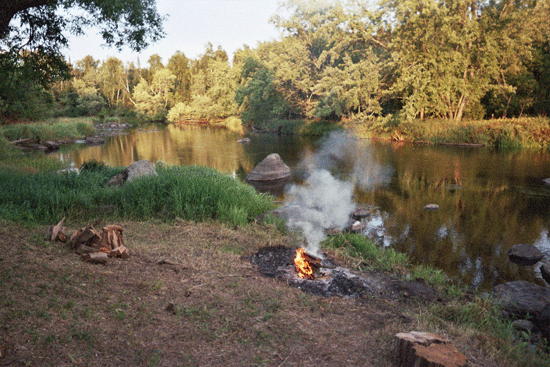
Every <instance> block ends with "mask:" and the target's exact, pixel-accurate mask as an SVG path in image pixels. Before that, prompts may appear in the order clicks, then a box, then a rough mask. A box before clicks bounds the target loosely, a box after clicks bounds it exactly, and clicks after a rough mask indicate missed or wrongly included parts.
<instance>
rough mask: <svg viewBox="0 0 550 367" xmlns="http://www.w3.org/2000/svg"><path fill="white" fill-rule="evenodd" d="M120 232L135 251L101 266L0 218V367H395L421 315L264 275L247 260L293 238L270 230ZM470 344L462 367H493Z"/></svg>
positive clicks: (149, 228) (129, 226) (406, 305)
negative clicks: (313, 291) (400, 340)
mask: <svg viewBox="0 0 550 367" xmlns="http://www.w3.org/2000/svg"><path fill="white" fill-rule="evenodd" d="M119 224H121V225H122V226H123V227H124V228H125V236H126V243H127V246H128V247H129V249H130V251H131V253H132V255H131V257H130V258H129V259H127V260H117V259H111V261H109V263H108V264H107V265H106V266H103V265H93V264H89V263H84V262H81V261H80V259H79V258H78V256H77V255H75V254H73V253H71V252H70V251H69V250H68V249H67V248H66V247H65V245H63V244H61V243H51V242H49V241H46V240H44V238H43V235H44V234H45V233H46V227H44V226H39V227H32V228H24V227H22V226H19V225H15V224H12V223H9V222H0V269H1V270H0V287H1V289H2V298H1V299H0V305H1V306H0V353H1V354H0V365H10V366H130V365H134V366H392V365H393V362H392V359H391V358H392V356H391V355H392V348H393V335H395V334H396V333H398V332H402V331H409V330H414V329H417V328H418V327H419V325H420V324H419V323H418V321H417V316H416V315H419V314H421V311H422V310H425V306H423V305H420V304H417V303H414V302H410V301H409V302H404V301H395V302H393V301H392V302H390V301H384V300H381V299H363V300H355V299H348V298H342V297H332V298H322V297H318V296H313V295H309V294H305V293H303V292H301V291H300V290H299V289H297V288H293V287H290V286H289V285H287V284H285V283H283V282H281V281H278V280H276V279H271V278H266V277H263V276H261V275H260V274H259V272H258V271H257V270H256V269H255V268H254V267H253V266H252V265H251V264H250V262H248V260H247V255H248V254H252V253H254V252H255V251H256V250H258V249H259V248H260V247H263V246H267V245H289V244H291V243H292V242H293V239H292V238H291V237H285V236H282V235H281V234H280V233H278V232H277V231H276V229H275V228H274V227H271V226H257V225H250V226H248V227H246V228H244V229H232V228H228V227H226V226H223V225H221V224H218V223H191V222H183V221H176V222H175V223H172V224H164V223H152V222H145V223H138V222H128V223H119ZM76 228H77V226H76V225H74V227H73V228H72V229H76ZM442 332H443V333H445V330H442ZM468 343H475V341H468V340H461V342H460V344H457V346H458V347H459V349H460V350H462V351H464V353H465V354H466V355H467V356H468V357H470V358H471V360H472V361H473V363H471V366H482V365H492V364H491V363H492V361H491V360H487V357H486V356H484V355H481V356H480V355H479V354H480V352H479V351H477V350H475V349H473V348H472V345H468Z"/></svg>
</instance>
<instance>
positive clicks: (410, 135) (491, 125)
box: [349, 116, 550, 150]
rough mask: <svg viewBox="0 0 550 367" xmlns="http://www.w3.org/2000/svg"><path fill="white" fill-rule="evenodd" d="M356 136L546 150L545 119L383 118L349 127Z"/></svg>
mask: <svg viewBox="0 0 550 367" xmlns="http://www.w3.org/2000/svg"><path fill="white" fill-rule="evenodd" d="M349 127H350V128H352V129H353V130H354V131H355V132H356V133H357V134H358V135H359V136H363V137H375V136H376V137H381V138H389V139H393V140H404V141H413V142H427V143H433V144H446V143H451V144H483V145H484V146H487V147H490V148H494V149H499V150H503V149H505V150H510V149H519V148H527V149H545V150H547V149H550V119H549V118H547V117H529V118H527V117H526V118H511V119H492V120H464V121H461V122H459V123H457V122H454V121H449V120H445V119H432V120H413V121H405V120H400V119H399V117H391V116H390V117H384V118H379V119H374V120H370V121H364V122H360V123H357V122H355V123H353V124H349Z"/></svg>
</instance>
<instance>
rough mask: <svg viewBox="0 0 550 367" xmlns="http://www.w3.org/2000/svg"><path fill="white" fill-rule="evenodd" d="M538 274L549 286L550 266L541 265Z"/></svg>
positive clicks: (547, 264)
mask: <svg viewBox="0 0 550 367" xmlns="http://www.w3.org/2000/svg"><path fill="white" fill-rule="evenodd" d="M540 274H541V275H542V279H544V280H545V281H546V283H548V284H550V264H549V263H546V264H542V266H541V267H540Z"/></svg>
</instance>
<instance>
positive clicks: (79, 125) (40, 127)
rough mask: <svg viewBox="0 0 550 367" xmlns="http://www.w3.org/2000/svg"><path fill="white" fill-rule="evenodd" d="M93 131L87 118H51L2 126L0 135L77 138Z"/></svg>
mask: <svg viewBox="0 0 550 367" xmlns="http://www.w3.org/2000/svg"><path fill="white" fill-rule="evenodd" d="M94 133H95V128H94V126H93V124H92V120H91V119H89V118H71V119H68V118H63V119H52V120H48V121H46V122H42V123H31V124H13V125H7V126H2V127H1V128H0V135H2V136H4V137H5V138H6V139H7V140H10V141H12V140H17V139H28V138H33V139H36V138H38V139H39V140H61V139H78V138H82V137H85V136H89V135H92V134H94Z"/></svg>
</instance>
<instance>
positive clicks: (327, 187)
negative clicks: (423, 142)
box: [285, 133, 391, 257]
mask: <svg viewBox="0 0 550 367" xmlns="http://www.w3.org/2000/svg"><path fill="white" fill-rule="evenodd" d="M301 165H302V166H305V169H304V168H302V170H305V171H307V172H309V176H307V178H306V179H305V181H304V183H303V184H302V185H292V186H290V188H289V189H288V190H287V192H286V205H285V207H286V210H285V213H286V215H285V217H286V219H287V226H288V227H289V228H290V229H292V230H297V231H299V232H301V233H302V234H303V236H304V239H305V241H306V244H307V245H306V252H308V253H310V254H312V255H315V256H318V257H322V254H321V252H320V243H321V242H322V241H323V240H324V239H325V238H326V234H325V229H329V228H330V229H333V228H334V229H338V230H342V229H343V228H344V227H346V225H348V223H349V220H350V215H351V213H352V212H353V210H354V209H355V207H356V204H355V202H354V199H353V195H354V191H355V188H356V187H357V188H358V189H359V190H369V189H372V188H374V187H376V186H377V185H380V184H382V183H385V182H387V181H388V179H389V177H390V176H391V170H389V169H387V168H386V169H384V168H383V167H381V166H380V165H379V164H377V163H376V162H375V160H374V159H373V157H372V154H371V151H370V149H369V148H368V146H367V145H365V144H358V141H357V139H356V138H354V137H352V136H350V135H349V134H346V133H332V134H331V135H330V136H329V137H328V138H327V139H326V140H325V141H324V142H323V143H322V144H321V147H320V149H319V150H318V151H317V152H316V153H315V154H313V155H310V156H309V157H308V158H307V159H305V160H304V162H302V163H301ZM331 171H335V172H338V178H335V177H334V176H333V175H332V174H331Z"/></svg>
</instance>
